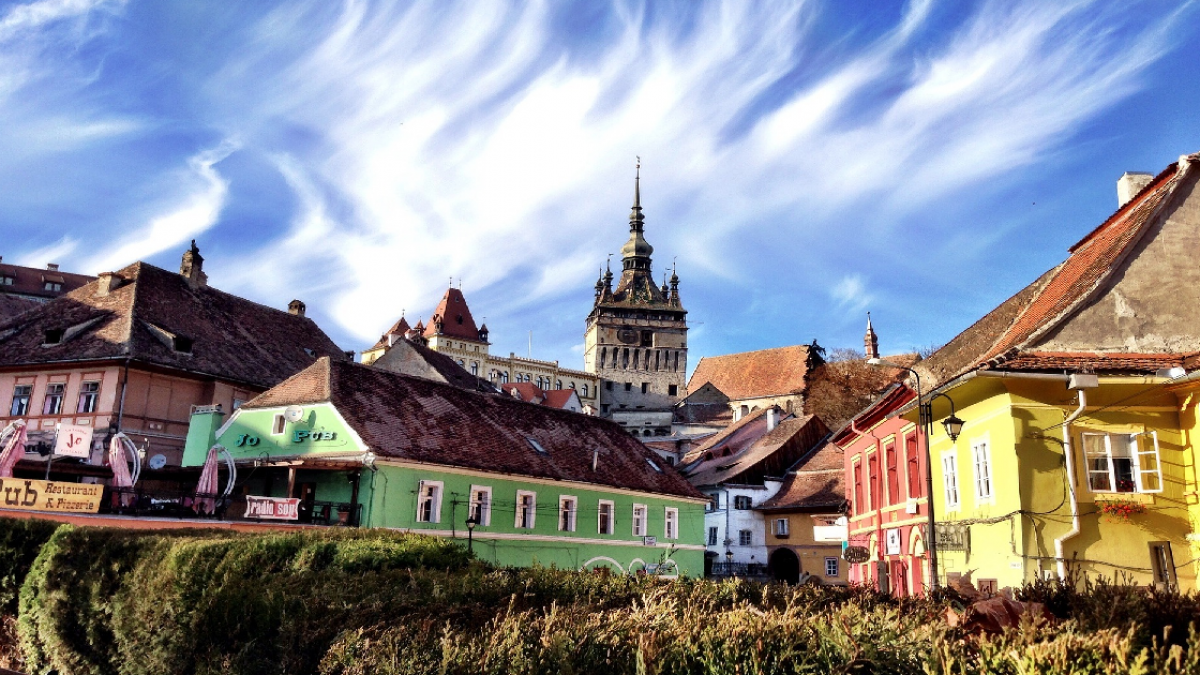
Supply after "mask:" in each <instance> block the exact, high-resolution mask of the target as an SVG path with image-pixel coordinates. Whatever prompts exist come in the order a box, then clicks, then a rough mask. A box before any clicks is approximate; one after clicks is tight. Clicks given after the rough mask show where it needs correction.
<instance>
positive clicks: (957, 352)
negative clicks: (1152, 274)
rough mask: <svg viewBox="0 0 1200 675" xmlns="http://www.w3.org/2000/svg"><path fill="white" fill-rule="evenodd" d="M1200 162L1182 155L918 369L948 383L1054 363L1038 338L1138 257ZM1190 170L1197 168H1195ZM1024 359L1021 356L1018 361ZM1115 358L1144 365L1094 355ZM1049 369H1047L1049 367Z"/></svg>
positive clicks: (1198, 158)
mask: <svg viewBox="0 0 1200 675" xmlns="http://www.w3.org/2000/svg"><path fill="white" fill-rule="evenodd" d="M1197 163H1200V154H1197V155H1191V156H1188V157H1183V158H1181V159H1180V162H1179V163H1176V164H1172V165H1171V166H1168V167H1167V168H1166V169H1165V170H1164V171H1163V172H1162V173H1160V174H1159V175H1158V176H1156V177H1155V178H1154V180H1152V181H1151V182H1150V183H1149V184H1148V185H1147V186H1146V187H1145V188H1144V189H1143V190H1142V191H1141V192H1139V193H1138V194H1137V195H1136V196H1135V197H1134V198H1133V199H1130V200H1129V202H1127V203H1126V204H1124V205H1123V206H1121V207H1120V208H1119V209H1117V211H1116V212H1115V213H1114V214H1113V215H1112V216H1110V217H1109V218H1108V219H1107V220H1105V221H1104V223H1102V224H1101V225H1100V226H1099V227H1097V228H1096V229H1095V230H1093V231H1092V232H1090V233H1089V234H1088V235H1087V236H1085V237H1084V238H1083V239H1081V240H1080V241H1079V242H1078V243H1076V244H1075V245H1074V246H1072V247H1071V249H1070V256H1069V257H1068V258H1067V259H1066V260H1065V261H1064V262H1063V263H1062V264H1060V265H1058V266H1057V267H1055V268H1054V269H1052V270H1050V271H1049V272H1047V273H1045V274H1044V275H1042V276H1041V277H1040V278H1039V279H1038V280H1037V281H1035V282H1033V283H1032V284H1030V285H1029V286H1027V287H1026V288H1024V289H1022V290H1021V291H1020V292H1018V293H1017V294H1016V295H1014V296H1013V297H1011V298H1009V299H1008V300H1006V301H1005V302H1004V303H1002V304H1001V305H1000V306H999V307H997V308H996V309H995V310H993V311H992V312H990V313H988V314H987V315H986V316H984V317H983V318H982V319H980V320H979V321H977V322H976V323H975V324H974V325H972V326H971V327H970V328H968V329H967V330H965V331H963V332H962V333H960V334H959V335H958V336H956V337H955V338H954V339H953V340H951V341H950V342H949V343H947V344H946V346H945V347H942V348H941V349H939V350H938V351H937V352H935V353H934V354H933V355H931V356H930V357H929V358H928V359H926V360H925V361H923V362H922V363H921V364H920V366H919V368H920V369H922V370H924V371H926V372H929V373H931V374H932V375H933V378H932V379H934V380H935V381H936V382H946V381H948V380H950V379H953V378H954V377H957V376H958V375H961V374H963V373H965V372H968V371H971V370H974V369H976V368H980V367H987V366H988V365H989V362H992V365H999V364H1000V363H1003V364H1004V365H1003V367H1004V368H1030V369H1043V365H1042V364H1048V363H1051V360H1047V359H1041V358H1035V357H1034V356H1033V355H1032V354H1029V355H1028V356H1026V353H1027V352H1033V353H1036V350H1035V349H1034V347H1035V345H1036V344H1037V341H1038V340H1039V339H1040V338H1041V337H1042V336H1044V335H1046V334H1047V333H1049V332H1050V331H1052V330H1053V329H1054V328H1055V327H1057V326H1059V325H1060V324H1061V323H1062V322H1063V321H1065V320H1066V319H1067V318H1068V317H1069V316H1071V315H1072V314H1073V313H1074V312H1075V311H1077V310H1078V309H1079V308H1080V307H1081V306H1083V305H1084V303H1086V302H1087V301H1088V300H1090V299H1091V298H1092V297H1093V295H1094V292H1095V291H1096V290H1097V289H1099V288H1101V287H1102V286H1103V284H1104V283H1105V282H1106V281H1108V280H1109V278H1110V277H1111V275H1112V274H1113V272H1114V271H1115V270H1116V269H1118V268H1119V267H1120V266H1121V264H1122V263H1123V262H1124V261H1125V260H1126V259H1127V258H1128V257H1129V256H1130V255H1132V254H1133V252H1134V250H1135V249H1136V248H1137V244H1138V242H1139V241H1140V240H1141V237H1142V235H1143V234H1144V233H1145V232H1147V231H1148V230H1149V229H1150V225H1151V224H1152V223H1153V222H1155V220H1156V217H1157V216H1158V215H1159V213H1160V212H1161V211H1162V209H1163V208H1164V207H1165V205H1166V204H1167V203H1168V202H1169V201H1170V197H1171V196H1172V195H1173V194H1175V192H1176V189H1177V188H1178V186H1179V185H1180V184H1181V183H1180V178H1181V177H1182V175H1183V172H1182V171H1181V168H1182V167H1183V166H1185V165H1187V164H1193V165H1194V164H1197ZM1192 170H1193V171H1194V170H1195V168H1193V169H1192ZM1018 356H1021V357H1022V358H1023V360H1016V357H1018ZM1096 356H1097V358H1102V359H1104V360H1107V359H1109V357H1110V356H1111V358H1112V359H1113V361H1112V362H1111V363H1109V365H1107V366H1104V367H1105V368H1108V369H1115V368H1119V364H1120V363H1121V362H1122V361H1128V362H1130V363H1132V364H1133V366H1134V369H1135V370H1137V369H1142V366H1143V365H1144V364H1143V363H1142V362H1141V361H1139V360H1138V359H1136V358H1135V359H1133V360H1132V361H1130V359H1129V358H1128V356H1129V355H1122V354H1111V355H1100V354H1098V355H1096ZM1045 367H1049V366H1045Z"/></svg>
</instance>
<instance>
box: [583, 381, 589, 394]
mask: <svg viewBox="0 0 1200 675" xmlns="http://www.w3.org/2000/svg"><path fill="white" fill-rule="evenodd" d="M583 395H584V396H587V395H588V386H587V385H586V384H585V385H583Z"/></svg>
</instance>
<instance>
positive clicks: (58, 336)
mask: <svg viewBox="0 0 1200 675" xmlns="http://www.w3.org/2000/svg"><path fill="white" fill-rule="evenodd" d="M65 333H66V331H65V330H63V329H62V328H49V329H47V330H46V339H45V340H44V341H43V342H42V344H45V345H56V344H59V343H61V342H62V341H63V334H65Z"/></svg>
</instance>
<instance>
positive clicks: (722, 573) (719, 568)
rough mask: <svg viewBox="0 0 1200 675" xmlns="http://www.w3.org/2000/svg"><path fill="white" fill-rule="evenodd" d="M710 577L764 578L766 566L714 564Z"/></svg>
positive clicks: (729, 563)
mask: <svg viewBox="0 0 1200 675" xmlns="http://www.w3.org/2000/svg"><path fill="white" fill-rule="evenodd" d="M711 576H714V577H755V578H756V577H765V576H767V566H766V565H760V564H758V563H734V562H714V563H713V564H712V573H711Z"/></svg>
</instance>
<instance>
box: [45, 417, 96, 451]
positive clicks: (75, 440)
mask: <svg viewBox="0 0 1200 675" xmlns="http://www.w3.org/2000/svg"><path fill="white" fill-rule="evenodd" d="M54 454H56V455H62V456H64V457H79V458H80V459H87V458H88V457H89V456H90V455H91V454H92V428H91V427H84V426H79V425H76V424H60V425H58V435H57V436H56V437H55V439H54Z"/></svg>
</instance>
